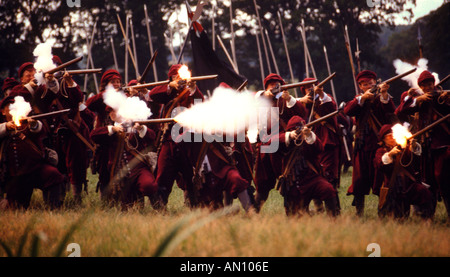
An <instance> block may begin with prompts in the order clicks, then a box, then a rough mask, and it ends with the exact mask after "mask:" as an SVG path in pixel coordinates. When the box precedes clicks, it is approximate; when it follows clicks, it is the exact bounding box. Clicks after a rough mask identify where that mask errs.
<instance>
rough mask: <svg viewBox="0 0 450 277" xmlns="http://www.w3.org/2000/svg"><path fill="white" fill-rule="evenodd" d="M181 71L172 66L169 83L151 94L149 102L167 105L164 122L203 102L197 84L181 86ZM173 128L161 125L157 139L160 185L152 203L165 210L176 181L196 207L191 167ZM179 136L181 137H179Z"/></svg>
mask: <svg viewBox="0 0 450 277" xmlns="http://www.w3.org/2000/svg"><path fill="white" fill-rule="evenodd" d="M181 67H182V65H181V64H175V65H172V66H171V67H170V69H169V72H168V78H169V80H170V83H169V84H168V85H162V86H157V87H155V88H153V89H152V90H151V91H150V98H151V99H152V100H153V101H154V102H155V103H158V104H161V105H164V106H163V108H162V110H161V117H162V118H166V117H173V116H174V115H173V114H172V113H174V112H176V111H177V109H181V108H183V107H184V108H188V107H190V106H191V105H193V104H194V100H195V99H197V100H199V101H203V99H204V98H203V94H202V93H201V92H200V90H199V89H198V87H197V86H196V84H195V82H193V83H190V84H186V85H180V83H179V81H181V80H182V79H181V77H180V75H179V74H178V70H179V69H180V68H181ZM179 111H180V110H178V112H179ZM173 126H174V124H173V123H170V124H169V123H165V124H162V126H160V131H159V133H158V135H157V137H156V140H157V141H156V149H157V153H158V161H157V166H156V183H157V184H158V196H157V199H152V203H153V206H154V208H155V209H165V207H166V205H167V203H168V200H169V195H170V193H171V191H172V186H173V183H174V181H175V180H177V185H178V186H179V187H180V188H182V189H185V192H186V193H187V195H186V197H187V198H188V199H189V202H190V203H191V204H194V203H195V199H194V198H195V196H194V195H193V182H192V178H193V170H192V166H191V163H190V161H189V158H188V157H187V155H186V153H185V151H182V150H181V149H180V147H179V146H178V145H177V144H176V143H175V142H174V141H173V139H172V128H173ZM181 133H182V132H181ZM176 135H180V133H178V134H176Z"/></svg>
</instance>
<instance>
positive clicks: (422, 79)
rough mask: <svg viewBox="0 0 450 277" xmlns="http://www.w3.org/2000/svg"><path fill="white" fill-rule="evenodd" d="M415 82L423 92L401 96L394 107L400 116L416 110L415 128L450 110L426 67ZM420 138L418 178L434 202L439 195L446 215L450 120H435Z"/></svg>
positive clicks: (448, 205) (449, 205) (449, 187)
mask: <svg viewBox="0 0 450 277" xmlns="http://www.w3.org/2000/svg"><path fill="white" fill-rule="evenodd" d="M418 84H419V87H420V88H421V89H422V91H423V94H420V93H416V94H415V95H411V94H409V95H407V96H405V98H404V101H402V103H401V104H400V105H399V107H398V109H397V113H398V114H399V115H400V116H402V115H403V116H405V115H413V114H415V113H417V115H418V117H417V120H416V121H415V126H414V129H415V130H420V129H423V128H425V127H426V126H428V125H430V124H431V123H433V122H434V121H436V120H437V119H439V118H441V117H443V116H446V115H448V114H449V112H450V100H449V99H450V97H449V94H448V93H446V92H442V91H441V90H440V89H439V88H437V87H435V78H434V76H433V75H432V74H431V73H430V72H429V71H424V72H422V73H421V74H420V76H419V79H418ZM420 142H421V144H422V146H423V154H422V162H421V172H422V180H423V181H424V182H426V183H427V184H430V185H431V190H432V192H433V195H434V198H435V200H434V201H435V203H436V201H437V198H438V195H439V194H440V195H441V196H442V199H443V200H444V204H445V207H446V209H447V216H448V217H449V218H450V213H449V210H450V185H449V182H448V180H450V166H449V165H450V124H449V123H448V122H443V123H442V124H439V125H438V126H436V127H434V128H433V129H432V130H431V132H427V133H425V134H424V135H423V136H422V137H421V139H420Z"/></svg>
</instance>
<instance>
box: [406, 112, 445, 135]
mask: <svg viewBox="0 0 450 277" xmlns="http://www.w3.org/2000/svg"><path fill="white" fill-rule="evenodd" d="M449 118H450V114H447V115H446V116H444V117H441V118H439V119H438V120H436V121H435V122H433V123H431V124H430V125H428V126H427V127H425V128H423V129H421V130H419V131H417V132H416V133H414V134H413V135H412V136H411V137H409V138H408V140H412V139H414V138H415V137H418V136H420V135H422V134H423V133H425V132H427V131H429V130H430V129H432V128H434V127H436V126H437V125H439V124H441V123H442V122H444V121H445V120H447V119H449Z"/></svg>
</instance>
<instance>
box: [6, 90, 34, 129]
mask: <svg viewBox="0 0 450 277" xmlns="http://www.w3.org/2000/svg"><path fill="white" fill-rule="evenodd" d="M30 112H31V105H30V103H28V102H26V101H25V99H24V98H23V97H22V96H16V97H14V103H12V104H10V105H9V113H10V114H11V115H12V117H13V121H14V124H16V126H20V120H21V119H22V118H25V117H27V116H28V114H29V113H30Z"/></svg>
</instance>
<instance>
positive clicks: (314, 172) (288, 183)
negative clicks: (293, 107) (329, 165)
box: [272, 116, 339, 216]
mask: <svg viewBox="0 0 450 277" xmlns="http://www.w3.org/2000/svg"><path fill="white" fill-rule="evenodd" d="M304 124H305V121H304V120H303V119H302V118H301V117H299V116H293V117H292V118H291V119H290V120H289V122H288V126H287V128H286V131H284V132H281V133H280V134H279V135H278V136H277V137H273V138H272V139H278V140H279V145H280V152H281V153H282V154H283V159H282V166H283V173H282V175H281V177H280V179H279V187H280V193H281V194H282V195H283V197H284V206H285V210H286V214H287V215H296V214H298V213H300V215H301V214H304V213H307V212H308V207H309V204H310V202H311V200H313V199H320V200H321V201H324V202H325V207H326V209H327V212H328V213H329V215H331V216H337V215H338V214H339V207H338V201H337V199H338V198H337V191H336V190H335V189H334V188H333V185H332V184H330V182H328V181H327V180H326V179H325V178H324V177H323V175H322V173H321V167H320V163H319V155H317V154H318V153H321V152H322V151H323V149H324V146H323V143H322V142H321V140H320V138H319V137H318V136H317V135H316V134H315V133H314V132H313V131H312V130H311V129H310V128H306V127H302V126H303V125H304ZM299 128H301V132H300V133H297V132H296V130H298V129H299Z"/></svg>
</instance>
